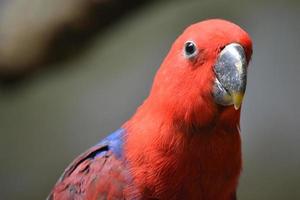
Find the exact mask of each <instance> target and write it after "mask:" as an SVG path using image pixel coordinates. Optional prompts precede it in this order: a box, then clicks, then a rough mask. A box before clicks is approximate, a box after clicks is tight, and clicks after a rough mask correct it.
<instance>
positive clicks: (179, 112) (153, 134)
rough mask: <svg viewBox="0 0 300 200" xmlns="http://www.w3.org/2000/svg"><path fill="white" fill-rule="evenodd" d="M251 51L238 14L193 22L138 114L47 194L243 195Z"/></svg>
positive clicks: (203, 199) (86, 198)
mask: <svg viewBox="0 0 300 200" xmlns="http://www.w3.org/2000/svg"><path fill="white" fill-rule="evenodd" d="M251 55H252V40H251V38H250V36H249V34H248V33H247V32H246V31H245V30H243V29H242V28H241V27H240V26H238V25H236V24H234V23H232V22H230V21H227V20H224V19H207V20H204V21H200V22H197V23H194V24H192V25H190V26H188V27H187V28H186V29H185V30H184V31H183V33H182V34H181V35H180V36H179V37H178V38H177V39H176V40H175V42H174V43H173V44H172V46H171V49H170V51H169V52H168V53H167V55H166V57H165V59H164V60H163V62H162V64H161V66H160V68H159V69H158V70H157V72H156V75H155V77H154V80H153V84H152V87H151V89H150V92H149V95H148V97H147V98H146V99H145V100H144V102H143V103H142V105H141V106H139V107H138V109H137V110H136V112H135V114H133V116H132V117H131V118H130V119H129V120H128V121H126V122H125V123H124V124H123V125H122V126H121V127H120V128H119V129H116V131H114V132H113V133H111V134H110V135H108V136H107V137H106V138H104V139H103V140H101V141H100V142H99V143H98V144H96V145H95V146H93V147H91V148H90V149H89V150H87V151H86V152H85V153H83V154H82V155H80V156H79V157H78V158H76V159H75V160H74V161H73V162H72V163H71V164H70V165H69V167H67V168H66V170H65V171H64V172H63V174H62V176H61V177H60V178H59V180H58V181H57V183H56V184H55V186H54V188H53V189H52V191H51V192H50V194H49V196H48V198H47V199H49V200H69V199H75V200H81V199H82V200H94V199H108V200H114V199H129V200H148V199H149V200H182V199H188V200H190V199H191V200H194V199H195V200H236V199H237V195H236V191H237V187H238V182H239V176H240V174H241V170H242V151H241V135H240V113H241V106H242V105H241V104H242V101H243V97H244V94H245V91H246V83H247V71H248V65H249V62H250V59H251Z"/></svg>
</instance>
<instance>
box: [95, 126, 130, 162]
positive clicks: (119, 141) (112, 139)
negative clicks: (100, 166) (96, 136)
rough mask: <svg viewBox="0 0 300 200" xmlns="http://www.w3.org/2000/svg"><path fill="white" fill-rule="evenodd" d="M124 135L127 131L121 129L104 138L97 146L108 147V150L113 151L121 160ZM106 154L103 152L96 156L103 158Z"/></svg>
mask: <svg viewBox="0 0 300 200" xmlns="http://www.w3.org/2000/svg"><path fill="white" fill-rule="evenodd" d="M124 135H125V129H123V128H120V129H118V130H116V131H115V132H113V133H111V134H110V135H109V136H107V137H106V138H104V139H103V140H102V141H100V142H99V143H98V144H97V145H107V146H108V150H111V151H112V152H113V153H114V154H115V156H116V157H117V158H118V159H120V158H122V157H123V142H124ZM105 153H106V152H105V151H101V152H99V153H98V154H97V155H96V156H103V155H104V154H105Z"/></svg>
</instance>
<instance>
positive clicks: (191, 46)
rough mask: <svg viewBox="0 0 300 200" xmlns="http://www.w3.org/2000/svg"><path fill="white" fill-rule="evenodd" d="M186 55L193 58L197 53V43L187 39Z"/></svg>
mask: <svg viewBox="0 0 300 200" xmlns="http://www.w3.org/2000/svg"><path fill="white" fill-rule="evenodd" d="M184 55H185V56H186V57H187V58H193V57H195V56H196V55H197V47H196V44H195V43H194V42H192V41H187V42H186V43H185V45H184Z"/></svg>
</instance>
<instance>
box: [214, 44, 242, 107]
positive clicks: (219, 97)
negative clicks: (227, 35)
mask: <svg viewBox="0 0 300 200" xmlns="http://www.w3.org/2000/svg"><path fill="white" fill-rule="evenodd" d="M214 72H215V75H216V80H215V86H214V92H213V93H214V98H215V101H216V103H217V104H221V105H224V106H228V105H234V107H235V109H236V110H238V109H239V108H240V106H241V104H242V101H243V96H244V93H245V90H246V84H247V60H246V55H245V51H244V48H243V47H242V46H241V45H240V44H237V43H231V44H229V45H227V46H226V47H225V48H224V49H223V50H222V51H221V52H220V55H219V57H218V59H217V62H216V64H215V66H214Z"/></svg>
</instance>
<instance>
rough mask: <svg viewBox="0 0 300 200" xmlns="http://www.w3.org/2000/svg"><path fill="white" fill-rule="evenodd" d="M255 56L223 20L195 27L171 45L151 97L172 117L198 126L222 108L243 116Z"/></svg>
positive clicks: (241, 32)
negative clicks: (242, 109) (249, 66)
mask: <svg viewBox="0 0 300 200" xmlns="http://www.w3.org/2000/svg"><path fill="white" fill-rule="evenodd" d="M251 54H252V42H251V39H250V37H249V35H248V34H247V33H246V32H245V31H244V30H243V29H241V28H240V27H239V26H237V25H235V24H233V23H231V22H228V21H225V20H220V19H212V20H206V21H202V22H199V23H196V24H193V25H191V26H189V27H188V28H187V29H186V30H185V31H184V32H183V33H182V34H181V35H180V36H179V37H178V38H177V40H176V41H175V42H174V44H173V45H172V47H171V50H170V51H169V53H168V55H167V56H166V58H165V60H164V61H163V63H162V65H161V67H160V69H159V70H158V72H157V74H156V77H155V80H154V83H153V87H152V90H151V93H150V96H149V99H155V104H156V105H157V106H158V107H159V109H160V110H161V111H162V112H164V113H166V114H167V115H168V116H169V117H173V118H175V119H177V120H181V121H186V122H192V123H194V124H197V126H201V125H207V124H208V123H209V122H211V121H212V120H213V119H215V118H216V114H218V113H220V112H223V111H224V110H231V113H232V114H233V115H239V113H240V106H241V103H242V100H243V96H244V93H245V90H246V82H247V68H248V63H249V60H250V58H251ZM153 102H154V101H153Z"/></svg>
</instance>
